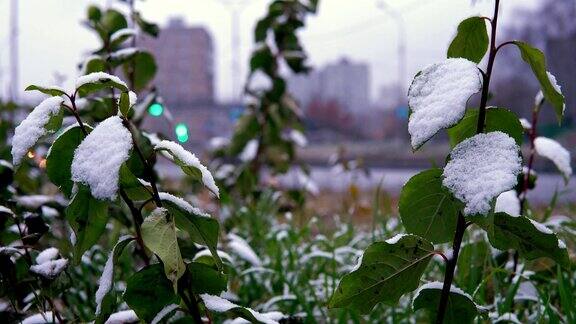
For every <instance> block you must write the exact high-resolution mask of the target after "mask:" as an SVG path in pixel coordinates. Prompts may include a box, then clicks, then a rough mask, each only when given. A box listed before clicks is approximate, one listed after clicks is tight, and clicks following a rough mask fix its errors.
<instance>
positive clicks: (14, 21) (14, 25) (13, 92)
mask: <svg viewBox="0 0 576 324" xmlns="http://www.w3.org/2000/svg"><path fill="white" fill-rule="evenodd" d="M18 60H19V57H18V0H11V1H10V86H9V90H8V96H9V99H10V100H12V101H13V102H17V101H18V91H19V85H18V84H19V80H18V79H19V78H18V76H19V75H18V74H19V71H18V64H19V63H18Z"/></svg>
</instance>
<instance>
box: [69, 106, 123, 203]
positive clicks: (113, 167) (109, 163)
mask: <svg viewBox="0 0 576 324" xmlns="http://www.w3.org/2000/svg"><path fill="white" fill-rule="evenodd" d="M131 149H132V135H131V134H130V131H129V130H128V129H126V127H124V125H122V119H120V117H118V116H112V117H109V118H107V119H106V120H104V121H103V122H101V123H100V124H99V125H98V126H96V128H94V130H93V131H92V132H91V133H90V134H88V136H86V138H85V139H84V140H83V141H82V143H80V145H79V146H78V148H77V149H76V151H75V152H74V158H73V160H72V181H74V182H79V183H84V184H86V185H88V186H89V187H90V191H91V192H92V195H93V196H94V197H95V198H98V199H111V200H113V199H115V197H116V193H117V191H118V179H119V173H120V166H121V165H122V163H124V162H126V161H127V160H128V158H129V156H130V150H131Z"/></svg>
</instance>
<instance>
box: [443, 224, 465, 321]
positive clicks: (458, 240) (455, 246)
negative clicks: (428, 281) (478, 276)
mask: <svg viewBox="0 0 576 324" xmlns="http://www.w3.org/2000/svg"><path fill="white" fill-rule="evenodd" d="M465 231H466V219H464V216H463V215H462V213H458V224H457V225H456V234H454V242H453V243H452V250H453V252H452V258H450V260H448V262H447V263H446V272H445V274H444V285H443V286H442V295H441V296H440V303H439V304H438V313H437V317H436V324H442V322H444V314H445V313H446V308H447V306H448V296H449V295H450V287H451V286H452V281H453V280H454V272H455V270H456V264H457V263H458V254H459V253H460V246H461V245H462V239H463V238H464V232H465Z"/></svg>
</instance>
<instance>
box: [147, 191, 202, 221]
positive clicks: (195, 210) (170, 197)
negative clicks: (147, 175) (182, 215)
mask: <svg viewBox="0 0 576 324" xmlns="http://www.w3.org/2000/svg"><path fill="white" fill-rule="evenodd" d="M158 196H160V199H161V200H166V201H169V202H171V203H173V204H174V205H176V206H178V207H180V208H182V209H184V210H185V211H187V212H189V213H191V214H194V215H198V216H202V217H208V218H210V217H211V216H210V215H208V214H206V213H205V212H203V211H201V210H200V209H198V208H196V207H194V206H192V205H191V204H190V203H189V202H187V201H186V200H184V199H182V198H180V197H176V196H174V195H171V194H169V193H167V192H159V193H158Z"/></svg>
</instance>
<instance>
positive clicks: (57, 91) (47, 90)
mask: <svg viewBox="0 0 576 324" xmlns="http://www.w3.org/2000/svg"><path fill="white" fill-rule="evenodd" d="M33 90H36V91H40V92H42V93H44V94H47V95H50V96H54V97H55V96H63V95H65V94H66V91H64V89H62V88H60V87H42V86H37V85H29V86H28V87H26V89H25V91H33Z"/></svg>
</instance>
